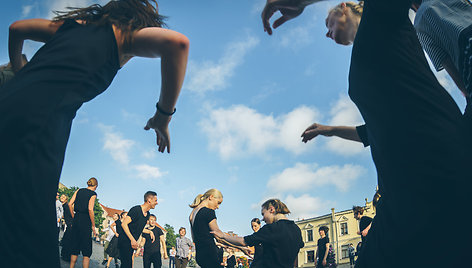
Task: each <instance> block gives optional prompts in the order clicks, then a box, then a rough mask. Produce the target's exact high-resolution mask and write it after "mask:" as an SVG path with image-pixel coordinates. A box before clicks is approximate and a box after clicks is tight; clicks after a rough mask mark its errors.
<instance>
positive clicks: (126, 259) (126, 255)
mask: <svg viewBox="0 0 472 268" xmlns="http://www.w3.org/2000/svg"><path fill="white" fill-rule="evenodd" d="M118 248H119V249H120V259H121V268H132V267H133V251H134V250H133V248H132V247H131V244H130V245H127V244H126V245H123V244H120V245H119V246H118Z"/></svg>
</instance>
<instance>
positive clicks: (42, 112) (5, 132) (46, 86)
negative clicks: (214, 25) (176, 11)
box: [0, 0, 189, 268]
mask: <svg viewBox="0 0 472 268" xmlns="http://www.w3.org/2000/svg"><path fill="white" fill-rule="evenodd" d="M161 26H162V17H161V16H160V15H159V14H158V12H157V3H156V1H155V0H117V1H110V2H109V3H107V4H106V5H104V6H103V7H102V6H99V5H93V6H90V7H88V8H84V9H74V10H72V11H71V12H69V13H60V16H57V17H56V18H54V20H52V21H51V20H46V19H29V20H22V21H17V22H15V23H13V24H12V25H11V26H10V36H9V48H10V49H9V55H10V62H11V64H12V68H13V70H14V71H15V72H16V75H15V77H14V78H13V79H12V80H10V81H9V82H8V83H7V84H6V85H5V86H4V87H2V90H1V91H0V114H2V116H1V118H0V148H1V150H0V172H1V175H0V177H1V178H2V194H1V195H0V209H1V211H2V213H3V215H4V220H3V221H2V222H1V223H0V228H1V229H2V230H9V232H2V233H1V234H0V248H4V249H6V250H5V251H4V252H3V254H4V255H3V256H4V258H0V267H12V268H14V267H32V266H37V267H50V268H58V267H59V266H60V263H59V254H58V245H57V234H56V233H57V230H56V228H55V226H54V223H55V217H56V216H55V209H54V198H55V194H56V192H57V185H58V182H59V177H60V174H61V169H62V164H63V160H64V154H65V148H66V145H67V140H68V138H69V134H70V129H71V124H72V120H73V118H74V117H75V114H76V112H77V110H78V109H79V107H80V106H81V105H82V104H83V103H84V102H87V101H90V100H91V99H93V98H94V97H96V96H97V95H99V94H100V93H102V92H103V91H104V90H105V89H107V87H108V86H109V85H110V83H111V82H112V80H113V78H114V76H115V75H116V73H117V72H118V70H119V69H120V68H121V67H122V66H123V65H124V64H125V63H126V62H128V61H129V60H130V59H131V58H132V57H151V58H152V57H161V68H162V70H161V76H162V83H161V94H160V98H159V102H158V108H157V109H156V113H155V114H154V116H153V117H152V118H151V119H150V120H149V121H148V122H147V124H146V128H145V129H147V130H149V129H151V128H152V129H154V130H155V133H156V135H157V144H158V147H159V149H158V150H159V151H160V152H164V150H166V148H167V151H168V152H169V145H170V143H169V141H170V138H169V129H168V125H169V122H170V120H171V114H172V113H173V112H174V107H175V104H176V102H177V98H178V96H179V93H180V89H181V86H182V83H183V79H184V75H185V69H186V64H187V57H188V46H189V41H188V39H187V38H186V37H185V36H184V35H182V34H180V33H177V32H175V31H172V30H168V29H163V28H161ZM26 39H31V40H35V41H41V42H45V43H46V44H45V45H44V46H43V47H41V49H40V50H39V51H38V52H37V53H36V54H35V55H34V56H33V58H32V59H31V60H30V62H28V63H27V64H26V65H23V63H22V56H21V51H22V47H23V42H24V40H26ZM18 207H20V208H21V211H22V213H18ZM34 214H36V215H41V217H40V218H38V220H36V221H34V222H33V221H30V220H29V219H28V217H29V216H27V215H34ZM18 222H24V223H26V225H25V224H18ZM25 229H27V230H29V232H28V233H25V232H23V230H25ZM32 236H34V237H35V239H31V237H32Z"/></svg>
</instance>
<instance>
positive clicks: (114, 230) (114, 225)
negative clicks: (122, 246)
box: [110, 222, 120, 237]
mask: <svg viewBox="0 0 472 268" xmlns="http://www.w3.org/2000/svg"><path fill="white" fill-rule="evenodd" d="M113 227H116V223H115V222H113V223H112V224H110V228H111V230H112V231H113V233H114V234H115V236H116V237H118V236H120V235H119V234H118V233H117V232H116V228H113Z"/></svg>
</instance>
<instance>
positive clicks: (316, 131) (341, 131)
mask: <svg viewBox="0 0 472 268" xmlns="http://www.w3.org/2000/svg"><path fill="white" fill-rule="evenodd" d="M318 135H322V136H326V137H332V136H336V137H339V138H342V139H345V140H351V141H357V142H362V140H361V138H360V137H359V135H358V133H357V129H356V127H351V126H325V125H322V124H318V123H313V124H312V125H311V126H309V127H308V128H307V129H305V131H304V132H303V133H302V135H301V137H302V141H303V142H305V143H306V142H308V141H309V140H311V139H313V138H315V137H317V136H318Z"/></svg>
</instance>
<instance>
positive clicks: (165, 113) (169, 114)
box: [156, 102, 177, 116]
mask: <svg viewBox="0 0 472 268" xmlns="http://www.w3.org/2000/svg"><path fill="white" fill-rule="evenodd" d="M156 108H157V110H158V111H159V113H161V114H163V115H167V116H171V115H173V114H175V111H177V108H174V111H173V112H172V113H168V112H166V111H163V110H162V109H161V108H159V102H158V103H156Z"/></svg>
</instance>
